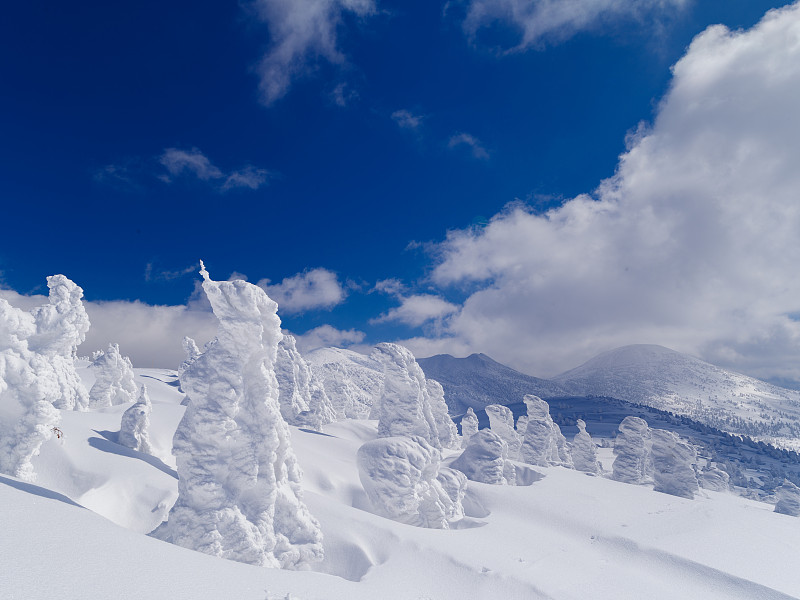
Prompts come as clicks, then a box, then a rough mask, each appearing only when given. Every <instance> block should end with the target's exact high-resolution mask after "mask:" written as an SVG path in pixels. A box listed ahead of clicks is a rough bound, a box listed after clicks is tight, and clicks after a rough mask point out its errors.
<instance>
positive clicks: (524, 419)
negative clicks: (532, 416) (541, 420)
mask: <svg viewBox="0 0 800 600" xmlns="http://www.w3.org/2000/svg"><path fill="white" fill-rule="evenodd" d="M527 428H528V415H520V417H519V419H517V426H516V428H515V430H516V432H517V435H518V436H519V437H520V439H523V440H524V439H525V430H526V429H527Z"/></svg>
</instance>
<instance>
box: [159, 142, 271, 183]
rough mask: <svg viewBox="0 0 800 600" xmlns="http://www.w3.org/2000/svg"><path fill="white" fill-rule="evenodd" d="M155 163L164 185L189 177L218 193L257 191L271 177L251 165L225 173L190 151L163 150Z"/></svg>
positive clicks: (199, 153) (202, 156) (197, 153)
mask: <svg viewBox="0 0 800 600" xmlns="http://www.w3.org/2000/svg"><path fill="white" fill-rule="evenodd" d="M158 161H159V162H160V163H161V165H162V166H163V167H164V169H165V170H166V173H165V174H163V175H161V176H160V178H161V180H162V181H164V182H166V183H171V182H173V181H174V180H175V179H176V178H178V177H181V176H190V177H195V178H197V179H199V180H200V181H208V182H213V183H214V185H216V186H217V187H218V189H219V190H220V191H222V192H227V191H229V190H233V189H237V188H248V189H251V190H257V189H258V188H260V187H261V186H262V185H265V184H267V183H268V182H269V180H270V178H271V177H272V173H271V172H270V171H268V170H266V169H260V168H257V167H254V166H252V165H245V166H244V167H242V168H240V169H236V170H233V171H230V172H225V171H223V170H222V169H220V168H219V167H217V166H216V165H215V164H213V163H212V162H211V160H210V159H209V158H208V157H207V156H206V155H205V154H203V153H202V152H201V151H200V150H199V149H198V148H192V149H190V150H181V149H179V148H167V149H165V150H164V152H163V153H162V154H161V156H160V157H159V158H158Z"/></svg>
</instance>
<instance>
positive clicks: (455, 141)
mask: <svg viewBox="0 0 800 600" xmlns="http://www.w3.org/2000/svg"><path fill="white" fill-rule="evenodd" d="M459 146H467V147H468V148H469V151H470V153H471V154H472V156H473V158H477V159H479V160H488V159H489V151H488V150H486V148H484V147H483V144H482V143H481V141H480V140H479V139H478V138H476V137H475V136H474V135H471V134H469V133H457V134H455V135H453V136H451V137H450V139H449V140H448V142H447V147H448V148H450V149H451V150H452V149H453V148H458V147H459Z"/></svg>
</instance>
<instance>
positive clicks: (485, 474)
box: [450, 429, 516, 485]
mask: <svg viewBox="0 0 800 600" xmlns="http://www.w3.org/2000/svg"><path fill="white" fill-rule="evenodd" d="M450 466H451V467H452V468H453V469H457V470H458V471H461V472H462V473H464V474H465V475H466V476H467V479H470V480H472V481H479V482H481V483H491V484H493V485H515V484H516V471H515V470H514V465H513V464H512V463H511V462H510V461H509V459H508V444H507V443H506V441H505V440H504V439H503V438H501V437H500V436H499V435H497V434H496V433H495V432H494V431H492V430H491V429H481V430H480V431H479V432H477V433H475V434H474V435H472V436H470V438H469V442H468V443H467V447H466V448H464V451H463V452H462V453H461V455H460V456H459V457H458V458H457V459H456V460H454V461H453V462H452V463H451V464H450Z"/></svg>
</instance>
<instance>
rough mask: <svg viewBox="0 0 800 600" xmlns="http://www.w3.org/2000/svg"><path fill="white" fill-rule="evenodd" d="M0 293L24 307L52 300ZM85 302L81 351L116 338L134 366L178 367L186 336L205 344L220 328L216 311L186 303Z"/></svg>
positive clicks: (88, 351) (87, 351)
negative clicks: (85, 325) (86, 326)
mask: <svg viewBox="0 0 800 600" xmlns="http://www.w3.org/2000/svg"><path fill="white" fill-rule="evenodd" d="M0 297H2V298H5V299H6V300H7V301H8V302H9V303H11V304H12V305H14V306H16V307H19V308H22V309H24V310H30V309H32V308H34V307H36V306H41V305H43V304H47V302H48V299H47V296H42V295H32V296H25V295H21V294H19V293H17V292H15V291H13V290H7V289H0ZM85 306H86V312H87V313H88V314H89V321H90V322H91V328H90V329H89V332H88V333H87V335H86V341H85V342H84V343H83V344H81V345H80V347H79V348H78V353H79V354H81V355H83V356H89V355H91V353H92V352H94V351H95V350H104V349H105V348H107V347H108V344H109V343H112V342H114V343H118V344H119V346H120V351H121V352H122V353H123V354H125V355H127V356H130V357H131V361H132V362H133V366H134V367H163V368H173V369H174V368H177V366H178V365H179V364H180V363H181V362H182V361H183V360H184V358H185V357H184V353H183V348H182V346H181V341H182V340H183V337H184V336H186V335H188V336H191V337H193V338H194V339H195V340H196V341H197V343H198V344H199V345H200V347H202V346H203V344H205V343H206V342H208V341H209V340H211V339H212V338H213V337H214V336H215V335H216V331H217V320H216V318H215V317H214V315H213V313H211V312H206V311H202V310H190V309H187V308H186V307H185V306H152V305H149V304H145V303H143V302H138V301H137V302H128V301H122V300H120V301H113V302H85Z"/></svg>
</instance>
